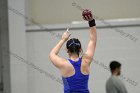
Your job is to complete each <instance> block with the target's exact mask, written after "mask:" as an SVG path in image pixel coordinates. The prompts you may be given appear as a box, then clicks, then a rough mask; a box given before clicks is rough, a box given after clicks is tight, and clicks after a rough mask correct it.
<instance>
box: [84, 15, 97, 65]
mask: <svg viewBox="0 0 140 93" xmlns="http://www.w3.org/2000/svg"><path fill="white" fill-rule="evenodd" d="M84 19H85V20H86V21H88V23H89V26H90V34H89V36H90V41H89V43H88V46H87V49H86V52H85V54H84V55H83V59H84V60H85V62H86V63H87V64H88V65H90V63H91V62H92V59H93V56H94V53H95V48H96V41H97V34H96V24H95V19H93V17H92V14H91V16H90V15H88V16H84Z"/></svg>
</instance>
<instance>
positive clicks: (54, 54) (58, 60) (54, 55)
mask: <svg viewBox="0 0 140 93" xmlns="http://www.w3.org/2000/svg"><path fill="white" fill-rule="evenodd" d="M69 37H70V33H69V32H68V31H66V32H65V33H64V34H63V35H62V39H61V40H60V41H59V42H58V43H57V45H56V46H55V47H54V48H53V49H52V50H51V52H50V55H49V58H50V60H51V62H52V63H53V64H54V65H55V66H56V67H58V68H61V67H62V66H63V65H64V61H66V59H64V58H62V57H59V56H58V53H59V51H60V49H61V47H62V45H63V44H64V43H65V42H66V41H67V40H68V38H69Z"/></svg>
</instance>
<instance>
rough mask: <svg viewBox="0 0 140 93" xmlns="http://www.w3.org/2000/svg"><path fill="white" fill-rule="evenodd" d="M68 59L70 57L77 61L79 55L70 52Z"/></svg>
mask: <svg viewBox="0 0 140 93" xmlns="http://www.w3.org/2000/svg"><path fill="white" fill-rule="evenodd" d="M70 59H72V60H73V61H78V59H79V56H78V55H77V54H71V55H70Z"/></svg>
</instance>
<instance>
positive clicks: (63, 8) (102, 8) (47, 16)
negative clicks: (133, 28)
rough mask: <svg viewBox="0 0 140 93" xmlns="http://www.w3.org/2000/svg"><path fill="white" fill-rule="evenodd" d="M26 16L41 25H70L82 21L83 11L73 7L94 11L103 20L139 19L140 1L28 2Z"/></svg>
mask: <svg viewBox="0 0 140 93" xmlns="http://www.w3.org/2000/svg"><path fill="white" fill-rule="evenodd" d="M26 1H27V4H26V15H28V16H29V17H32V18H33V19H34V20H35V21H36V22H38V23H40V24H60V23H69V22H71V21H73V20H76V21H77V20H78V21H79V20H82V16H81V11H80V10H78V9H77V8H76V7H73V6H72V3H73V2H76V3H77V5H78V7H79V6H81V7H82V8H84V9H85V8H87V9H90V10H92V12H93V13H94V15H96V16H98V17H100V18H103V19H117V18H139V17H140V12H138V10H139V9H140V0H26Z"/></svg>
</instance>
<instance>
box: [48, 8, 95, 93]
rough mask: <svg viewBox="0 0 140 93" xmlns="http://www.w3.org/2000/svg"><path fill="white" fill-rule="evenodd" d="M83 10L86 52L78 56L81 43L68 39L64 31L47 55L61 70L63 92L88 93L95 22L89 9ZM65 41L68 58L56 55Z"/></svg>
mask: <svg viewBox="0 0 140 93" xmlns="http://www.w3.org/2000/svg"><path fill="white" fill-rule="evenodd" d="M85 12H87V14H86V15H83V18H84V20H86V21H88V23H89V27H90V31H89V37H90V40H89V43H88V45H87V49H86V52H85V53H84V54H83V55H82V57H80V56H79V54H80V53H81V52H82V48H81V43H80V41H79V40H78V39H76V38H71V39H69V37H70V33H69V31H66V32H64V34H63V35H62V38H61V40H60V41H59V42H58V43H57V45H56V46H55V47H54V48H53V49H52V50H51V52H50V55H49V57H50V60H51V62H52V63H53V64H54V65H55V66H56V67H57V68H58V69H59V70H60V72H61V75H62V80H63V84H64V93H90V92H89V89H88V80H89V72H90V64H91V62H92V59H93V55H94V52H95V47H96V24H95V19H93V16H92V14H91V13H90V11H89V10H86V11H85ZM68 39H69V40H68ZM65 42H66V51H67V53H68V56H69V59H65V58H63V57H60V56H58V53H59V51H60V49H61V47H62V45H63V44H64V43H65Z"/></svg>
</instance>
